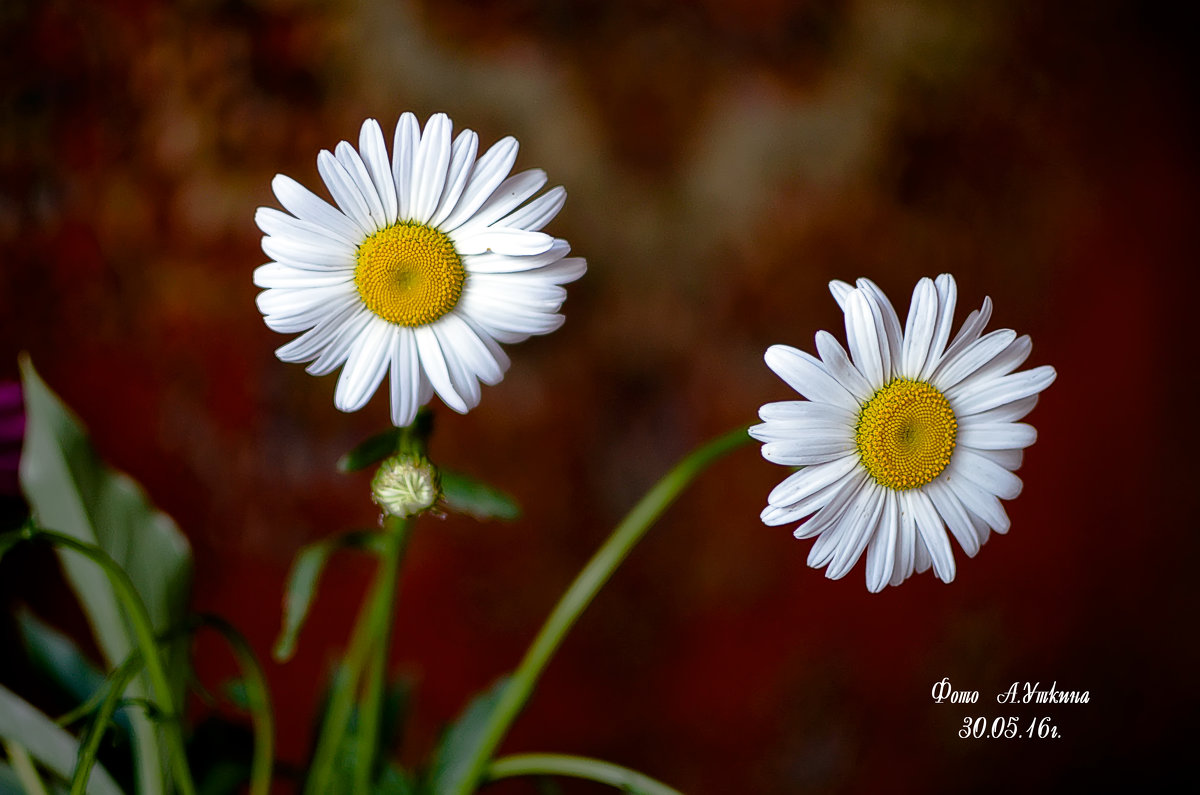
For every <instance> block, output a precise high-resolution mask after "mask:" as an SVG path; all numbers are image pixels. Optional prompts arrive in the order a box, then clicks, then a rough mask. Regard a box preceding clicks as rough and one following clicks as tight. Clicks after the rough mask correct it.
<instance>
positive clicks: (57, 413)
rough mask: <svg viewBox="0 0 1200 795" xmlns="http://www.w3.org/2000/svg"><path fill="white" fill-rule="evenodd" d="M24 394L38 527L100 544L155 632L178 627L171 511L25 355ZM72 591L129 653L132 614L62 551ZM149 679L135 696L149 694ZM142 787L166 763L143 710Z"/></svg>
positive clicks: (118, 653) (109, 655)
mask: <svg viewBox="0 0 1200 795" xmlns="http://www.w3.org/2000/svg"><path fill="white" fill-rule="evenodd" d="M21 374H22V388H23V390H24V397H25V411H26V427H25V446H24V449H23V451H22V455H21V486H22V489H23V490H24V492H25V497H26V499H27V500H28V502H29V505H30V508H31V509H32V512H33V515H34V517H35V518H36V521H37V523H38V525H40V526H41V527H45V528H49V529H52V530H55V531H57V532H59V533H62V534H64V535H67V536H71V537H73V538H75V539H77V540H79V541H81V542H83V543H85V544H92V545H95V546H98V547H100V548H101V549H102V550H104V551H105V552H106V553H107V554H108V555H109V556H110V557H111V558H112V559H113V560H114V561H115V562H116V563H117V564H118V565H119V566H120V567H121V568H122V569H123V570H124V571H125V572H126V573H127V574H128V576H129V578H130V580H131V581H132V583H133V586H134V589H135V590H136V592H137V594H138V596H140V598H141V601H142V602H143V603H144V604H145V605H146V609H147V612H148V613H149V617H150V621H151V625H152V627H153V629H154V631H155V632H156V633H158V634H163V633H165V632H166V631H167V630H168V629H169V628H171V627H174V626H178V625H180V624H181V623H182V620H183V618H184V615H185V611H186V607H187V598H188V591H189V588H190V586H191V574H192V559H191V551H190V549H189V547H188V544H187V541H186V539H185V538H184V537H183V535H182V534H181V533H180V532H179V530H178V528H177V527H176V526H175V523H174V522H172V521H171V519H170V518H169V517H167V516H166V515H165V514H163V513H161V512H160V511H158V510H156V509H155V508H153V507H152V506H151V505H150V504H149V502H148V500H147V499H146V497H145V495H144V494H143V492H142V490H141V489H140V488H139V487H138V486H137V484H135V483H134V482H133V480H132V479H130V478H129V477H128V476H127V475H124V474H122V473H119V472H116V471H114V470H112V469H110V468H109V467H107V466H105V465H104V463H103V462H102V461H101V460H100V458H99V457H98V456H97V454H96V452H95V450H94V449H93V448H92V446H91V443H90V442H89V441H88V439H87V436H86V434H85V433H84V430H83V428H82V427H81V426H80V423H79V422H78V420H77V419H76V418H75V417H74V416H73V415H72V414H71V412H70V411H69V410H68V409H67V407H66V406H64V405H63V403H62V402H61V401H60V400H59V399H58V397H57V396H55V394H54V393H53V392H52V391H51V390H50V388H49V387H47V386H46V384H45V383H44V382H43V381H42V379H41V378H40V377H39V376H38V374H37V372H36V371H35V370H34V368H33V365H32V364H31V363H30V361H29V359H28V358H27V357H25V358H22V360H21ZM57 553H58V556H59V560H60V561H61V563H62V566H63V571H64V573H65V575H66V578H67V581H68V583H69V584H70V586H71V588H72V589H73V590H74V591H75V595H76V597H77V598H78V600H79V603H80V605H81V606H82V607H83V610H84V614H85V615H86V616H87V619H88V623H89V624H90V625H91V628H92V632H93V633H94V635H95V638H96V643H97V645H98V646H99V647H100V650H101V652H102V653H103V655H104V657H105V660H106V662H107V663H108V665H109V666H110V667H112V666H116V665H118V664H119V663H120V662H121V661H123V660H125V659H126V658H128V657H129V655H130V653H131V652H132V651H133V648H134V644H133V640H132V637H131V634H130V627H129V624H128V618H127V616H126V615H125V614H124V611H123V610H122V608H121V607H120V606H119V604H118V600H117V597H116V595H115V592H114V589H113V585H112V583H111V582H110V581H109V579H108V576H107V574H106V573H105V572H104V571H103V570H101V569H100V568H98V567H97V566H96V565H95V564H93V563H92V562H91V561H89V560H86V559H85V558H84V557H83V556H81V555H79V554H77V553H75V552H73V551H68V550H64V549H61V548H57ZM185 666H186V660H185V658H184V656H183V654H182V653H179V651H178V650H177V652H176V653H175V654H173V655H171V657H170V664H169V674H168V675H169V677H170V679H171V680H172V682H173V683H174V684H175V685H176V687H177V691H178V693H177V694H181V693H182V684H183V681H184V669H185ZM146 692H147V689H146V682H145V680H144V679H141V678H140V679H139V680H138V681H135V682H134V683H133V684H132V685H131V687H130V689H129V694H130V695H131V696H133V697H143V696H145V695H146ZM131 720H132V722H133V728H134V735H135V744H136V746H137V755H138V760H139V783H140V789H141V791H142V792H143V793H155V792H162V791H164V790H165V788H166V787H165V783H164V777H163V773H162V763H163V761H164V760H165V758H166V757H165V756H164V751H163V749H162V745H161V742H160V736H159V733H158V730H157V728H156V727H155V726H153V725H152V724H151V723H150V722H149V720H148V719H147V718H146V717H145V716H144V715H142V714H139V713H135V714H134V715H133V716H132V718H131Z"/></svg>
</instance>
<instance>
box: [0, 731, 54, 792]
mask: <svg viewBox="0 0 1200 795" xmlns="http://www.w3.org/2000/svg"><path fill="white" fill-rule="evenodd" d="M0 745H2V746H4V751H5V753H7V754H8V761H9V762H10V763H11V764H12V769H13V772H14V773H16V774H17V781H19V782H21V788H22V789H24V790H25V795H47V793H46V785H45V784H44V783H43V782H42V777H41V776H39V775H38V772H37V767H36V766H35V765H34V764H33V758H32V757H31V756H30V755H29V752H28V751H26V750H25V746H23V745H20V744H19V743H15V742H11V741H9V740H0Z"/></svg>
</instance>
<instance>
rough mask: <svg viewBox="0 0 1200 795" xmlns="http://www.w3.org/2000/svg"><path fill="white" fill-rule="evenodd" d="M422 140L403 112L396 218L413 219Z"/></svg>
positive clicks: (395, 161) (395, 171) (395, 150)
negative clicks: (415, 170)
mask: <svg viewBox="0 0 1200 795" xmlns="http://www.w3.org/2000/svg"><path fill="white" fill-rule="evenodd" d="M420 140H421V128H420V126H418V124H417V117H416V116H414V115H412V114H411V113H404V114H401V116H400V120H399V121H397V122H396V134H395V136H394V137H393V139H392V180H393V182H395V184H396V218H397V219H398V220H401V221H410V220H412V206H413V202H412V190H413V163H414V161H415V159H416V156H417V144H418V142H420ZM414 416H415V415H414Z"/></svg>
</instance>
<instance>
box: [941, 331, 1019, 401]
mask: <svg viewBox="0 0 1200 795" xmlns="http://www.w3.org/2000/svg"><path fill="white" fill-rule="evenodd" d="M1016 338H1017V332H1015V331H1013V330H1012V329H1006V328H1005V329H999V330H998V331H993V332H991V333H990V334H984V335H983V336H982V337H980V338H979V339H977V340H975V341H974V342H973V343H971V344H970V345H968V346H967V347H966V348H964V349H963V351H962V353H960V354H958V355H957V356H955V357H953V358H951V357H949V356H944V357H942V363H941V365H939V366H938V368H937V370H935V371H934V373H933V376H932V377H931V378H930V383H931V384H933V385H934V386H935V387H937V388H938V389H939V390H941V391H942V392H947V391H949V390H950V388H951V387H953V386H955V385H956V384H958V383H959V382H961V381H962V380H963V379H965V378H966V377H968V376H969V375H971V374H972V373H974V372H975V371H977V370H979V368H981V367H983V366H984V365H986V364H987V363H988V362H990V361H992V360H993V359H995V358H996V357H997V356H998V355H999V354H1000V353H1002V352H1003V351H1004V349H1005V348H1007V347H1008V346H1009V345H1011V344H1012V341H1013V340H1015V339H1016Z"/></svg>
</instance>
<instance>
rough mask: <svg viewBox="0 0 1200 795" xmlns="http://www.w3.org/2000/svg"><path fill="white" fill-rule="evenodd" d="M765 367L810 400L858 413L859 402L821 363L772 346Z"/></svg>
mask: <svg viewBox="0 0 1200 795" xmlns="http://www.w3.org/2000/svg"><path fill="white" fill-rule="evenodd" d="M764 359H765V360H766V363H767V366H768V367H770V368H771V369H772V370H773V371H774V372H775V374H776V375H778V376H779V377H780V378H782V379H783V380H784V381H785V382H787V384H788V386H790V387H791V388H792V389H794V390H796V391H797V392H799V393H800V394H801V395H803V396H804V397H806V398H808V399H809V400H812V401H816V402H818V403H831V404H833V405H835V406H840V407H841V408H843V409H845V410H847V411H853V412H857V411H858V408H859V404H858V401H856V400H855V399H854V396H853V395H851V394H850V393H849V392H848V391H846V387H844V386H842V385H841V384H840V383H838V381H837V380H836V379H834V378H833V376H831V375H830V374H829V373H828V372H827V371H826V370H825V368H824V367H823V366H822V365H821V363H820V362H819V361H818V360H817V359H815V358H814V357H812V356H810V355H809V354H807V353H805V352H804V351H801V350H797V349H796V348H792V347H789V346H787V345H772V346H771V347H770V348H767V352H766V355H765V356H764Z"/></svg>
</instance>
